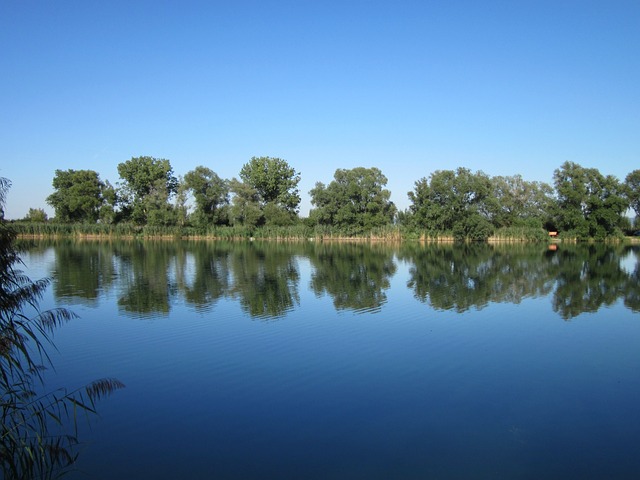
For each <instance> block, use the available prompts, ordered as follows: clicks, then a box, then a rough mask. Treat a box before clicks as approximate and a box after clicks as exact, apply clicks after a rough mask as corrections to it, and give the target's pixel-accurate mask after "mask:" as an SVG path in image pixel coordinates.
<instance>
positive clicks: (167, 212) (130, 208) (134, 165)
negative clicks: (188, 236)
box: [118, 157, 178, 225]
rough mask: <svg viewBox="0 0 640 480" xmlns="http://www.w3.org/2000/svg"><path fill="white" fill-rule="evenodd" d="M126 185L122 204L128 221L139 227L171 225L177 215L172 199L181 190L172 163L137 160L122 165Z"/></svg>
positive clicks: (147, 158) (123, 184)
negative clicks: (171, 202) (170, 200)
mask: <svg viewBox="0 0 640 480" xmlns="http://www.w3.org/2000/svg"><path fill="white" fill-rule="evenodd" d="M118 174H119V175H120V178H122V180H123V182H122V185H121V188H120V197H121V199H120V202H121V204H122V207H123V216H124V217H125V219H131V220H133V221H134V222H136V223H138V224H141V225H143V224H149V225H170V224H172V223H174V222H175V213H174V211H173V208H172V206H171V204H170V203H169V199H170V197H171V195H173V194H175V193H176V191H177V188H178V179H177V178H176V177H175V176H174V174H173V168H172V167H171V164H170V162H169V160H165V159H157V158H153V157H133V158H131V160H127V161H126V162H122V163H120V164H119V165H118Z"/></svg>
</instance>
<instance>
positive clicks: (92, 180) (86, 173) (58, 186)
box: [47, 170, 106, 222]
mask: <svg viewBox="0 0 640 480" xmlns="http://www.w3.org/2000/svg"><path fill="white" fill-rule="evenodd" d="M53 188H54V190H55V191H54V192H53V193H52V194H51V195H49V196H48V197H47V203H48V204H49V205H51V206H52V207H53V208H54V210H55V212H56V220H58V221H60V222H96V221H97V220H98V218H99V217H100V209H101V208H102V207H103V205H104V203H105V196H104V195H105V189H106V184H105V183H103V182H102V181H101V180H100V176H99V175H98V173H97V172H95V171H93V170H56V172H55V176H54V177H53Z"/></svg>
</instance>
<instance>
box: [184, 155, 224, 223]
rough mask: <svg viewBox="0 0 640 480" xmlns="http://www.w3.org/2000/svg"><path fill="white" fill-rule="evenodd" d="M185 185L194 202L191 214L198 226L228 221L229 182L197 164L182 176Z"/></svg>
mask: <svg viewBox="0 0 640 480" xmlns="http://www.w3.org/2000/svg"><path fill="white" fill-rule="evenodd" d="M184 182H185V185H186V187H187V188H188V189H189V190H190V191H191V193H192V194H193V198H194V200H195V203H196V208H195V212H194V213H193V215H192V219H193V223H194V224H195V225H198V226H206V225H222V224H225V223H227V221H228V205H229V182H227V181H226V180H223V179H221V178H220V177H219V176H218V175H217V174H216V173H215V172H214V171H213V170H211V169H209V168H207V167H203V166H198V167H196V168H195V169H194V170H191V171H190V172H188V173H187V174H186V175H185V176H184Z"/></svg>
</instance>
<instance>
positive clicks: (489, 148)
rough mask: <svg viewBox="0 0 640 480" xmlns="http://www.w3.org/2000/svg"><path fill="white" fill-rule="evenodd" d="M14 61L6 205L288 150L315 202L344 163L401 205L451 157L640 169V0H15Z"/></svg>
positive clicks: (6, 7)
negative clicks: (72, 187) (87, 179)
mask: <svg viewBox="0 0 640 480" xmlns="http://www.w3.org/2000/svg"><path fill="white" fill-rule="evenodd" d="M0 69H1V70H0V99H1V100H0V177H5V178H8V179H9V180H11V182H12V187H11V190H10V191H9V193H8V197H7V205H6V208H5V215H6V217H7V218H22V217H24V216H25V215H26V213H27V212H28V210H29V208H44V209H45V211H47V213H48V214H49V215H50V216H52V215H53V210H52V209H51V208H50V207H49V206H48V205H47V204H46V198H47V196H48V195H50V194H51V193H52V192H53V188H52V186H51V182H52V179H53V177H54V174H55V170H56V169H60V170H67V169H74V170H79V169H90V170H95V171H97V172H98V173H99V174H100V178H101V179H102V180H108V181H109V182H111V183H112V184H116V183H117V182H118V181H119V180H120V179H119V177H118V173H117V165H118V164H119V163H121V162H124V161H127V160H129V159H131V158H132V157H138V156H152V157H156V158H164V159H169V160H170V162H171V165H172V167H173V170H174V172H175V174H176V175H184V174H186V173H187V172H188V171H190V170H193V169H194V168H195V167H196V166H198V165H204V166H206V167H208V168H211V169H212V170H213V171H214V172H216V173H217V174H218V175H219V176H220V177H222V178H228V179H230V178H233V177H236V178H237V177H238V174H239V172H240V169H241V168H242V166H243V165H244V164H245V163H247V162H249V161H250V159H251V157H254V156H256V157H259V156H270V157H278V158H281V159H284V160H286V161H287V162H288V163H289V165H290V166H291V167H293V168H295V169H296V170H297V171H298V172H299V173H300V176H301V181H300V184H299V188H300V192H301V196H302V203H301V206H300V207H301V208H300V213H301V215H303V216H306V215H307V214H308V211H309V208H310V207H311V204H310V197H309V194H308V192H309V190H311V189H312V188H313V187H314V185H315V183H316V182H323V183H324V184H328V183H329V182H330V181H331V180H332V179H333V174H334V172H335V170H336V169H338V168H347V169H348V168H355V167H377V168H379V169H380V170H381V171H382V173H383V174H384V175H385V176H386V177H387V179H388V183H387V186H386V188H388V189H389V190H390V191H391V199H392V200H393V201H394V202H395V204H396V205H397V206H398V208H399V209H401V210H404V209H405V208H407V207H408V206H409V200H408V198H407V192H409V191H411V190H412V189H413V187H414V182H415V181H417V180H419V179H421V178H423V177H428V176H429V175H431V173H433V172H434V171H436V170H450V169H456V168H458V167H466V168H469V169H471V170H472V171H478V170H482V171H483V172H485V173H486V174H488V175H491V176H496V175H516V174H520V175H522V176H523V177H524V178H525V179H526V180H537V181H544V182H548V183H552V179H553V172H554V170H555V169H557V168H559V167H560V166H561V165H562V163H564V162H565V161H572V162H575V163H578V164H580V165H582V166H584V167H589V168H597V169H599V170H600V172H601V173H603V174H605V175H614V176H616V177H618V178H619V179H620V180H624V177H625V176H626V175H627V174H628V173H629V172H631V171H632V170H635V169H638V168H640V1H638V0H632V1H622V0H608V1H601V0H598V1H589V0H579V1H562V0H553V1H544V0H540V1H535V0H527V1H525V0H522V1H519V0H509V1H492V0H486V1H481V2H480V1H477V0H473V1H457V0H450V1H426V0H422V1H409V0H407V1H404V0H396V1H392V0H387V1H374V0H371V1H364V0H362V1H361V0H357V1H356V0H354V1H349V0H341V1H333V0H323V1H314V2H312V1H303V0H297V1H270V0H261V1H249V0H235V1H224V2H223V1H207V2H191V1H188V0H187V1H179V2H178V1H173V2H172V1H161V0H154V1H131V0H128V1H116V0H110V1H107V2H105V1H91V0H83V1H78V2H76V1H64V0H60V1H56V2H51V1H44V0H43V1H32V0H0Z"/></svg>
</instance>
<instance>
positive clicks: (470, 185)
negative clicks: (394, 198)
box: [408, 168, 493, 240]
mask: <svg viewBox="0 0 640 480" xmlns="http://www.w3.org/2000/svg"><path fill="white" fill-rule="evenodd" d="M491 192H492V184H491V179H490V178H489V177H488V176H487V175H486V174H484V173H483V172H477V173H472V172H471V171H470V170H469V169H467V168H458V169H457V170H456V171H453V170H437V171H435V172H434V173H432V174H431V176H430V177H429V179H427V178H422V179H420V180H418V181H417V182H415V187H414V190H413V191H412V192H409V193H408V195H409V200H410V201H411V203H412V205H411V206H410V207H409V209H410V211H411V213H412V214H413V218H414V223H415V225H416V226H417V227H418V228H421V229H425V230H426V231H427V232H429V233H430V234H432V235H436V234H442V233H445V232H448V233H450V234H452V235H453V236H454V238H455V239H456V240H486V239H487V238H488V237H489V235H491V232H492V229H493V227H492V225H491V223H490V222H489V220H488V217H489V215H490V211H491V206H490V204H489V203H487V200H488V199H489V198H490V195H491Z"/></svg>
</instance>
